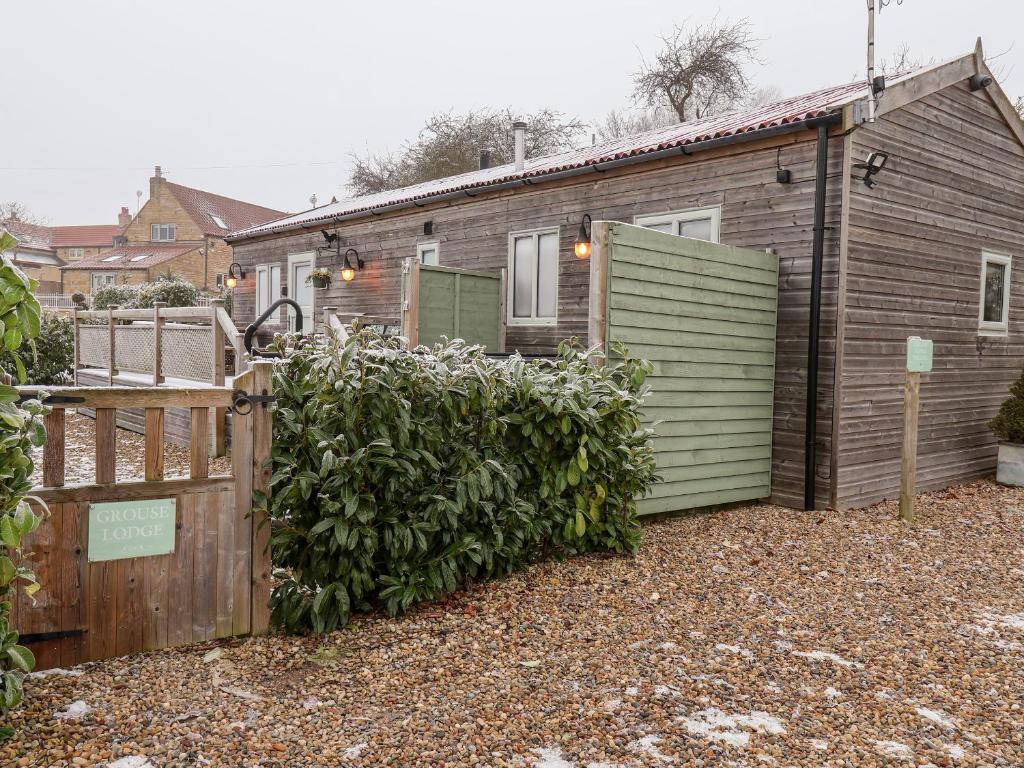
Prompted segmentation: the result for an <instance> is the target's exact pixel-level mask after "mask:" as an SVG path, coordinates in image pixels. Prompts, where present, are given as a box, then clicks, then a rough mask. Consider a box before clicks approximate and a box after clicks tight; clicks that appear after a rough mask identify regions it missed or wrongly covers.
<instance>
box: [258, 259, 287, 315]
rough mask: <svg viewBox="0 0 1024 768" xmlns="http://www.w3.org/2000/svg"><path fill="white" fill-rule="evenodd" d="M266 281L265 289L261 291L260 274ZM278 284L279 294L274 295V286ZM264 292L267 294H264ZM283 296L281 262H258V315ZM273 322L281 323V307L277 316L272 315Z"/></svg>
mask: <svg viewBox="0 0 1024 768" xmlns="http://www.w3.org/2000/svg"><path fill="white" fill-rule="evenodd" d="M261 275H262V276H263V279H264V280H265V281H266V282H265V286H266V288H265V291H263V292H261V291H260V276H261ZM275 285H276V286H277V295H276V296H275V295H274V286H275ZM264 293H265V294H266V295H264ZM280 298H281V265H280V264H258V265H257V266H256V317H259V316H260V315H262V314H263V313H264V311H266V309H267V307H269V306H270V305H271V304H273V303H274V302H275V301H277V300H278V299H280ZM271 318H272V320H271V322H274V323H278V324H280V322H281V309H280V308H278V310H277V316H276V318H274V315H271Z"/></svg>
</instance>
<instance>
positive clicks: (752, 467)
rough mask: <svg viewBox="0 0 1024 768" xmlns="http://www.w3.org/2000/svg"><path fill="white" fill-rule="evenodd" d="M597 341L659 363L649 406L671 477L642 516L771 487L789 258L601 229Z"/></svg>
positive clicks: (595, 281)
mask: <svg viewBox="0 0 1024 768" xmlns="http://www.w3.org/2000/svg"><path fill="white" fill-rule="evenodd" d="M593 242H594V251H593V256H592V261H591V286H590V338H591V342H592V343H596V344H601V343H604V344H605V348H606V349H607V345H608V344H610V343H612V342H615V341H619V342H622V343H623V344H625V345H626V346H627V347H628V348H629V351H630V353H631V354H632V355H636V356H638V357H644V358H646V359H648V360H650V361H651V362H652V363H653V364H654V374H653V376H652V377H651V379H650V380H649V382H650V385H651V389H652V392H651V394H650V396H649V398H648V400H647V402H646V405H645V408H644V415H645V421H646V423H647V424H648V425H654V431H655V435H656V436H655V438H654V447H655V452H656V455H657V464H658V470H659V473H660V474H661V476H662V478H663V482H662V483H660V484H659V485H657V486H656V487H655V489H654V491H653V493H652V494H651V495H650V496H649V497H647V498H646V499H644V500H643V501H642V502H641V503H640V504H639V511H640V513H641V514H654V513H658V512H670V511H677V510H684V509H694V508H698V507H705V506H711V505H715V504H723V503H728V502H737V501H746V500H750V499H759V498H764V497H766V496H768V495H769V494H770V492H771V444H772V400H773V392H774V381H775V329H776V304H777V299H778V257H777V256H775V255H774V254H772V253H766V252H763V251H752V250H747V249H743V248H734V247H731V246H727V245H720V244H718V243H709V242H705V241H702V240H692V239H690V238H684V237H676V236H675V235H669V234H665V233H662V232H655V231H653V230H649V229H645V228H643V227H636V226H631V225H628V224H620V223H617V222H594V227H593Z"/></svg>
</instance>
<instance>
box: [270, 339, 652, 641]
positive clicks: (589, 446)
mask: <svg viewBox="0 0 1024 768" xmlns="http://www.w3.org/2000/svg"><path fill="white" fill-rule="evenodd" d="M620 352H621V353H622V359H621V360H619V361H618V362H617V364H616V365H614V366H606V367H605V366H599V367H595V366H593V365H592V364H591V363H590V362H589V360H588V354H587V352H586V350H583V349H581V348H580V347H579V346H578V345H575V344H573V343H564V344H563V345H562V346H561V347H560V348H559V353H558V356H557V358H556V359H555V360H554V361H553V362H546V361H533V362H527V361H525V360H523V359H522V358H521V357H518V356H512V357H511V358H508V359H492V358H488V357H486V356H485V355H484V354H483V351H482V349H481V348H479V347H476V346H468V345H466V344H464V343H463V342H462V341H452V342H448V343H445V344H439V345H437V346H435V347H434V348H433V349H431V350H427V349H425V348H422V347H421V348H418V349H417V350H415V351H414V352H408V351H404V350H402V349H401V348H400V346H399V342H398V340H396V339H388V340H384V339H381V338H380V337H379V336H377V335H376V334H374V333H373V332H372V331H369V330H364V331H362V332H360V333H359V334H355V335H353V336H351V337H350V338H349V339H348V340H347V342H346V343H345V344H344V345H341V344H340V343H339V342H337V341H334V340H329V341H315V342H312V343H311V344H309V345H308V346H306V347H304V348H301V349H299V350H297V351H296V352H295V354H294V355H293V356H291V357H290V358H287V359H285V360H283V361H281V362H279V363H277V364H276V366H275V371H274V393H275V395H276V397H277V404H276V408H275V414H274V450H273V458H272V462H273V472H272V477H271V482H270V488H271V494H270V497H269V500H268V499H266V498H263V499H260V502H261V504H262V506H263V507H264V508H267V509H268V513H269V516H270V519H271V521H272V523H273V527H274V532H273V535H272V554H273V560H274V564H275V566H277V567H278V568H279V569H280V570H279V571H278V573H277V575H278V577H279V579H280V581H279V582H278V585H277V586H276V588H275V590H274V594H273V599H272V608H273V613H272V619H273V622H274V624H275V625H277V626H278V627H282V628H285V629H287V630H290V631H296V630H299V631H301V630H307V629H312V630H314V631H316V632H326V631H330V630H332V629H334V628H335V627H337V626H339V625H341V624H344V623H345V622H347V621H348V618H349V615H350V614H351V612H352V611H354V610H368V609H372V608H374V607H376V606H383V607H384V608H385V609H386V610H387V612H388V613H389V614H391V615H395V614H397V613H399V612H401V611H404V610H405V609H407V608H409V607H410V606H411V605H413V604H414V603H417V602H420V601H425V600H433V599H436V598H438V597H439V596H441V595H443V594H445V593H448V592H451V591H453V590H455V589H457V588H458V587H459V585H460V584H463V583H464V582H466V581H467V580H469V579H476V578H489V577H496V576H501V575H503V574H507V573H509V572H511V571H513V570H515V569H517V568H521V567H523V566H524V565H525V564H527V563H529V562H531V561H534V560H536V559H538V558H542V557H550V556H556V557H562V556H566V555H572V554H576V553H582V552H591V551H611V552H634V551H635V550H636V548H637V546H638V545H639V541H640V526H639V524H638V522H637V519H636V500H637V499H639V498H641V497H642V496H643V495H644V494H646V493H647V492H648V491H649V489H650V488H651V486H652V485H653V483H654V482H655V481H656V479H657V478H656V475H655V469H654V454H653V450H652V448H651V445H650V431H649V430H646V429H643V428H641V425H640V407H641V401H642V398H643V397H644V395H645V394H646V392H647V389H646V387H645V385H644V379H645V377H646V376H647V374H648V373H649V372H650V370H651V366H650V364H649V363H646V362H644V361H640V360H634V359H630V358H628V357H626V356H625V354H624V350H620Z"/></svg>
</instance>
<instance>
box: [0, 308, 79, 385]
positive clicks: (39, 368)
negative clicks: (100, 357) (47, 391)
mask: <svg viewBox="0 0 1024 768" xmlns="http://www.w3.org/2000/svg"><path fill="white" fill-rule="evenodd" d="M16 354H17V356H18V357H19V358H20V359H21V362H22V364H23V365H24V368H25V383H26V384H37V385H44V386H62V385H67V384H70V383H71V376H72V368H73V367H74V364H75V326H74V323H73V322H71V319H70V318H67V317H63V316H61V315H57V314H52V313H50V314H46V313H44V314H43V317H42V321H41V323H40V325H39V335H38V336H37V337H36V338H35V339H34V340H33V341H32V343H30V344H29V345H27V346H22V347H21V349H19V350H18V351H17V353H16ZM0 369H4V370H6V371H7V373H9V374H14V373H16V371H15V369H14V366H13V364H12V363H11V362H8V363H0Z"/></svg>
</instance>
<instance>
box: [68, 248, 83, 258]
mask: <svg viewBox="0 0 1024 768" xmlns="http://www.w3.org/2000/svg"><path fill="white" fill-rule="evenodd" d="M84 258H85V248H68V261H78V260H79V259H84Z"/></svg>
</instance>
